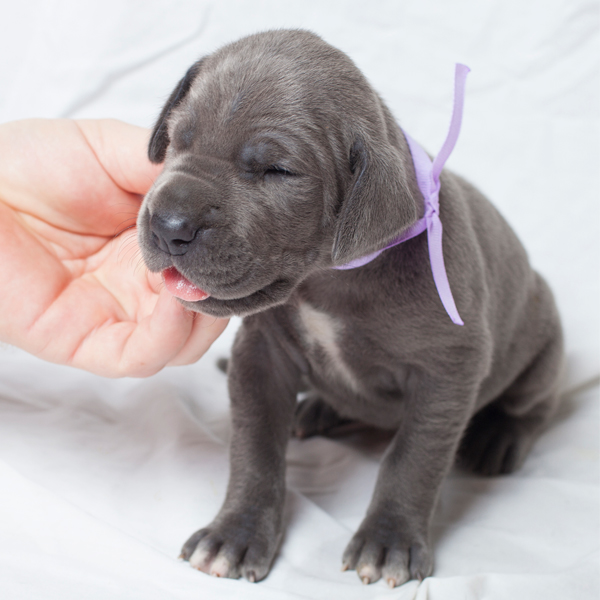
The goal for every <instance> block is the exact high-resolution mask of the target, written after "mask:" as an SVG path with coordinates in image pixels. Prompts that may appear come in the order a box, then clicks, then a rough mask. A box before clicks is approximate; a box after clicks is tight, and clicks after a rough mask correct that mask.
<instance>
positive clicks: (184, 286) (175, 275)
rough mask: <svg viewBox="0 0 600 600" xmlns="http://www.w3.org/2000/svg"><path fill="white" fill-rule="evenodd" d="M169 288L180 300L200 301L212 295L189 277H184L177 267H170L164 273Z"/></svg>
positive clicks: (166, 285)
mask: <svg viewBox="0 0 600 600" xmlns="http://www.w3.org/2000/svg"><path fill="white" fill-rule="evenodd" d="M162 276H163V280H164V282H165V287H166V288H167V290H168V291H169V292H170V293H171V294H172V295H173V296H175V298H179V299H180V300H186V301H187V302H200V301H202V300H206V298H208V297H209V296H210V294H209V293H208V292H205V291H204V290H201V289H200V288H199V287H198V286H197V285H194V284H193V283H192V282H191V281H190V280H189V279H187V278H186V277H184V276H183V275H182V274H181V273H180V272H179V271H178V270H177V269H176V268H175V267H169V268H168V269H165V270H164V271H163V273H162Z"/></svg>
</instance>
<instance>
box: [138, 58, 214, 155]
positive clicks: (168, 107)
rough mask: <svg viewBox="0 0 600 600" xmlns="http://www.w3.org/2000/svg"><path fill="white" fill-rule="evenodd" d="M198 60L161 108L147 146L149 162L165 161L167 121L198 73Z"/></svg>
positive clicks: (200, 63) (167, 139) (167, 140)
mask: <svg viewBox="0 0 600 600" xmlns="http://www.w3.org/2000/svg"><path fill="white" fill-rule="evenodd" d="M203 60H204V59H200V60H199V61H198V62H195V63H194V64H193V65H192V66H191V67H190V68H189V69H188V70H187V73H186V74H185V75H184V77H183V79H182V80H181V81H180V82H179V83H178V84H177V85H176V86H175V89H174V90H173V91H172V92H171V95H170V96H169V99H168V100H167V102H166V103H165V105H164V106H163V109H162V111H161V113H160V116H159V117H158V120H157V121H156V125H154V129H153V130H152V135H151V136H150V143H149V144H148V158H149V159H150V162H153V163H161V162H163V161H164V160H165V154H166V153H167V148H168V146H169V131H168V127H167V125H168V120H169V117H170V116H171V112H172V111H173V109H174V108H175V107H177V106H178V105H179V104H181V102H182V100H183V99H184V98H185V97H186V96H187V93H188V92H189V91H190V88H191V87H192V83H193V81H194V79H195V78H196V75H198V72H199V71H200V67H201V65H202V61H203Z"/></svg>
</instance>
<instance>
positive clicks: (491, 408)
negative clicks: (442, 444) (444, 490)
mask: <svg viewBox="0 0 600 600" xmlns="http://www.w3.org/2000/svg"><path fill="white" fill-rule="evenodd" d="M562 356H563V347H562V338H561V336H560V335H557V336H556V337H555V338H554V339H553V340H552V342H551V343H550V344H548V345H547V346H546V347H545V348H544V349H543V350H542V352H541V353H540V354H539V355H538V356H537V358H536V359H535V361H534V362H533V363H532V364H531V365H530V366H529V367H528V368H527V369H526V370H525V371H524V372H523V373H522V374H521V375H520V376H519V377H518V378H517V380H516V381H515V382H514V383H513V384H512V385H511V386H510V387H509V388H508V390H506V391H505V392H504V393H503V394H502V395H501V396H500V397H499V398H498V399H496V400H494V401H493V402H492V403H491V404H488V405H487V406H485V407H484V408H482V409H481V410H480V411H479V412H477V413H476V414H475V415H474V416H473V418H472V419H471V422H470V423H469V426H468V427H467V430H466V432H465V435H464V438H463V440H462V442H461V444H460V448H459V451H458V455H459V461H460V463H461V464H462V465H463V466H465V467H466V468H469V469H471V470H472V471H474V472H475V473H479V474H480V475H500V474H504V473H511V472H512V471H514V470H516V469H518V468H519V467H520V466H521V464H522V463H523V461H524V460H525V458H526V456H527V454H528V452H529V450H530V448H531V446H532V445H533V443H534V442H535V440H536V439H537V437H538V436H539V434H540V433H541V431H542V430H543V428H544V426H545V425H546V423H547V422H548V420H549V419H550V417H551V416H552V415H553V414H554V412H555V409H556V407H557V405H558V400H559V396H558V387H559V378H560V375H561V363H562Z"/></svg>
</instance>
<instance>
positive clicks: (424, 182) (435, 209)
mask: <svg viewBox="0 0 600 600" xmlns="http://www.w3.org/2000/svg"><path fill="white" fill-rule="evenodd" d="M469 71H470V69H469V67H467V66H465V65H461V64H457V65H456V69H455V72H454V108H453V110H452V118H451V119H450V128H449V131H448V135H447V136H446V139H445V141H444V143H443V144H442V147H441V149H440V151H439V152H438V154H437V156H436V157H435V159H434V161H433V163H432V162H431V159H430V158H429V156H427V153H426V152H425V151H424V150H423V148H421V146H419V144H417V142H415V141H414V140H413V139H412V138H411V137H410V136H409V135H408V134H407V133H406V132H403V133H404V137H405V138H406V141H407V142H408V146H409V148H410V153H411V154H412V158H413V163H414V165H415V174H416V176H417V183H418V185H419V190H420V191H421V194H422V195H423V200H424V201H425V215H424V217H423V218H422V219H419V220H418V221H417V222H416V223H414V224H413V225H411V226H410V227H409V228H408V229H407V230H406V231H404V232H403V233H402V234H401V235H400V236H398V237H397V238H396V239H395V240H393V241H392V242H391V243H389V244H388V245H387V246H386V247H385V248H382V249H381V250H377V251H375V252H373V253H372V254H369V255H367V256H362V257H361V258H357V259H355V260H353V261H351V262H349V263H347V264H345V265H341V266H339V267H334V269H354V268H356V267H362V266H363V265H366V264H367V263H369V262H371V261H372V260H373V259H374V258H377V256H379V255H380V254H381V253H382V252H383V251H384V250H387V249H388V248H391V247H392V246H396V245H398V244H401V243H402V242H406V241H407V240H410V239H411V238H413V237H415V236H417V235H419V234H420V233H423V231H425V230H427V242H428V246H429V260H430V262H431V272H432V274H433V280H434V282H435V287H436V288H437V291H438V295H439V297H440V300H441V301H442V304H443V305H444V308H445V309H446V312H447V313H448V316H449V317H450V319H452V322H453V323H455V324H456V325H464V323H463V321H462V319H461V318H460V315H459V314H458V310H457V308H456V304H455V303H454V298H453V297H452V292H451V290H450V284H449V283H448V275H447V273H446V266H445V265H444V254H443V252H442V232H443V227H442V221H441V220H440V215H439V202H440V199H439V192H440V174H441V172H442V169H443V167H444V164H446V161H447V160H448V157H449V156H450V153H451V152H452V150H453V149H454V146H455V144H456V140H457V139H458V134H459V132H460V124H461V121H462V111H463V104H464V94H465V82H466V79H467V74H468V73H469Z"/></svg>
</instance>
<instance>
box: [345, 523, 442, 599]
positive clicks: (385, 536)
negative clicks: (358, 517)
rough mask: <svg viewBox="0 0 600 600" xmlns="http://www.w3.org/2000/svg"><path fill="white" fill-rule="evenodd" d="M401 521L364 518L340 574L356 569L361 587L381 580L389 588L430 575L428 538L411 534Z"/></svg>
mask: <svg viewBox="0 0 600 600" xmlns="http://www.w3.org/2000/svg"><path fill="white" fill-rule="evenodd" d="M402 521H403V520H402V519H396V518H394V516H393V515H388V514H380V515H378V514H373V515H370V516H368V517H367V518H365V520H364V521H363V522H362V524H361V526H360V528H359V530H358V531H357V532H356V534H355V535H354V537H353V538H352V539H351V540H350V543H349V544H348V546H347V547H346V550H345V551H344V555H343V557H342V564H343V566H342V570H344V571H345V570H347V569H356V573H357V574H358V576H359V577H360V579H361V581H362V582H363V583H374V582H375V581H378V580H379V579H380V578H382V577H383V579H384V580H385V582H386V583H387V585H388V586H389V587H391V588H394V587H396V586H397V585H402V584H403V583H405V582H407V581H408V580H409V579H419V580H423V579H425V577H428V576H429V575H431V572H432V571H433V558H432V554H431V551H430V549H429V544H428V543H427V541H426V540H427V536H426V535H419V534H418V533H415V532H412V531H411V530H410V528H409V527H406V526H403V523H402Z"/></svg>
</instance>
